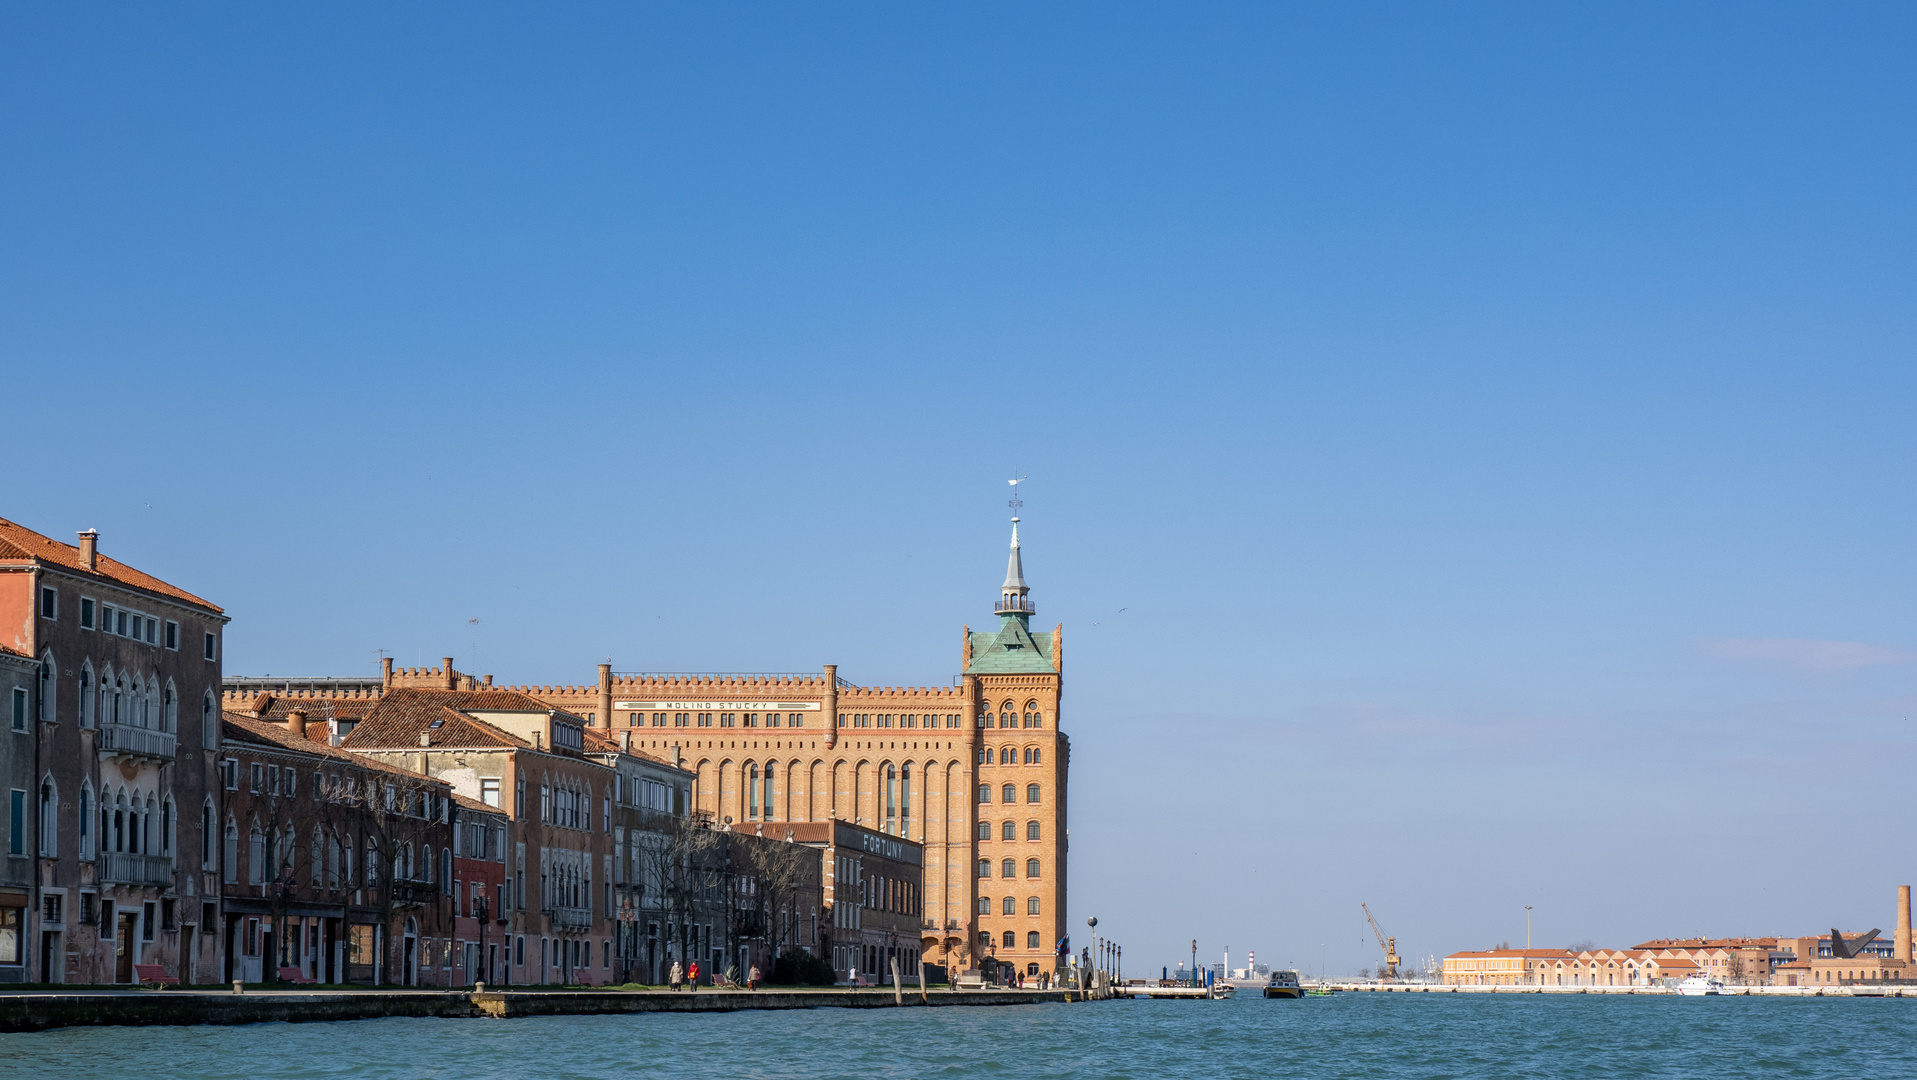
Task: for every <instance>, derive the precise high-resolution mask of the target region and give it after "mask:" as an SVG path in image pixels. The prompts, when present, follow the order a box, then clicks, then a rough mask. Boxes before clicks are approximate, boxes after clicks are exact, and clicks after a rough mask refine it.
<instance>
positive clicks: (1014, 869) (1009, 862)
mask: <svg viewBox="0 0 1917 1080" xmlns="http://www.w3.org/2000/svg"><path fill="white" fill-rule="evenodd" d="M998 876H999V877H1008V878H1013V877H1017V876H1018V862H1017V860H1015V859H1006V860H1005V862H1004V864H1003V865H1001V866H1000V867H999V875H998Z"/></svg>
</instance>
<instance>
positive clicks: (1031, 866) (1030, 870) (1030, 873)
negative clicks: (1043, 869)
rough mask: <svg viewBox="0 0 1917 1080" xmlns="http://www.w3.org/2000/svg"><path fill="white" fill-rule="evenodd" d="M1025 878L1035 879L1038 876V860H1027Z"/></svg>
mask: <svg viewBox="0 0 1917 1080" xmlns="http://www.w3.org/2000/svg"><path fill="white" fill-rule="evenodd" d="M1025 876H1026V877H1028V878H1035V877H1037V876H1038V860H1037V859H1026V860H1025Z"/></svg>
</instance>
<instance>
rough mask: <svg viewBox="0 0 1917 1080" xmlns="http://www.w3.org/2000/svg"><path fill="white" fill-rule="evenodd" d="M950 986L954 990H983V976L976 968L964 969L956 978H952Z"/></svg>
mask: <svg viewBox="0 0 1917 1080" xmlns="http://www.w3.org/2000/svg"><path fill="white" fill-rule="evenodd" d="M952 987H953V989H956V990H983V989H985V976H983V975H980V974H979V973H978V972H977V971H976V970H968V971H964V972H961V973H960V974H959V977H958V978H956V979H954V980H952Z"/></svg>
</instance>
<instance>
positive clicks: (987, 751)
mask: <svg viewBox="0 0 1917 1080" xmlns="http://www.w3.org/2000/svg"><path fill="white" fill-rule="evenodd" d="M978 763H979V764H980V765H990V764H991V763H992V748H991V747H989V746H981V747H979V748H978Z"/></svg>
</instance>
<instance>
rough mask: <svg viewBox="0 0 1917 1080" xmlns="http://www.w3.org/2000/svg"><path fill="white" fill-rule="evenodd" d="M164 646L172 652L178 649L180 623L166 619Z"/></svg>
mask: <svg viewBox="0 0 1917 1080" xmlns="http://www.w3.org/2000/svg"><path fill="white" fill-rule="evenodd" d="M166 647H167V648H169V649H172V650H173V651H174V652H178V651H180V624H179V623H176V622H174V621H173V620H172V619H168V620H167V621H166Z"/></svg>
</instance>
